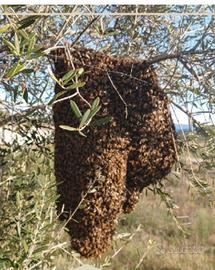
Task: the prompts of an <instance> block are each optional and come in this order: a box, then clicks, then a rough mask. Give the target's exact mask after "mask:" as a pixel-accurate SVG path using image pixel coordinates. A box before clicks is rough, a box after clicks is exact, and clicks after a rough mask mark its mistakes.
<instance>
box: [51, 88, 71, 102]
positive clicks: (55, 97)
mask: <svg viewBox="0 0 215 270" xmlns="http://www.w3.org/2000/svg"><path fill="white" fill-rule="evenodd" d="M65 93H67V91H66V90H63V91H61V92H59V93H57V94H56V95H54V97H53V98H52V99H51V100H50V101H49V103H48V105H51V104H52V103H53V102H54V101H55V100H57V99H58V98H59V97H61V96H62V95H64V94H65Z"/></svg>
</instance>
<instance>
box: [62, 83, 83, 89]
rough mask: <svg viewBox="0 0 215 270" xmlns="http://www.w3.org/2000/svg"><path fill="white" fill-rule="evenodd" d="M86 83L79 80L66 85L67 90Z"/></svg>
mask: <svg viewBox="0 0 215 270" xmlns="http://www.w3.org/2000/svg"><path fill="white" fill-rule="evenodd" d="M85 84H86V83H85V82H77V83H73V84H72V85H70V86H68V87H66V89H67V90H72V89H75V88H80V87H83V86H84V85H85Z"/></svg>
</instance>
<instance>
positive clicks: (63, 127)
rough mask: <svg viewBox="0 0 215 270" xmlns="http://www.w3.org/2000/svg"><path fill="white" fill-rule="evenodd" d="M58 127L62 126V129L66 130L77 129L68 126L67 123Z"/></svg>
mask: <svg viewBox="0 0 215 270" xmlns="http://www.w3.org/2000/svg"><path fill="white" fill-rule="evenodd" d="M59 127H60V128H62V129H65V130H68V131H77V130H78V129H77V128H74V127H70V126H67V125H60V126H59Z"/></svg>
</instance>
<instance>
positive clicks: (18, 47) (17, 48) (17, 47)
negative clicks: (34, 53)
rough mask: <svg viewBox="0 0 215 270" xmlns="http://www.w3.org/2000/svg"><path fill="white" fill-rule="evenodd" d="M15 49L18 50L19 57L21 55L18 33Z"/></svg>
mask: <svg viewBox="0 0 215 270" xmlns="http://www.w3.org/2000/svg"><path fill="white" fill-rule="evenodd" d="M15 49H16V53H17V55H20V46H19V37H18V35H17V33H15Z"/></svg>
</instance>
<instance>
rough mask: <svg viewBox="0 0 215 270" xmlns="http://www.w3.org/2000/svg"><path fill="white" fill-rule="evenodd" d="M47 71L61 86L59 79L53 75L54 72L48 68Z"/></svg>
mask: <svg viewBox="0 0 215 270" xmlns="http://www.w3.org/2000/svg"><path fill="white" fill-rule="evenodd" d="M48 72H49V75H50V76H51V78H52V79H53V80H54V81H55V82H56V83H58V84H59V85H60V86H61V83H60V81H59V80H58V79H57V78H56V77H55V75H54V73H53V72H52V70H51V69H49V70H48Z"/></svg>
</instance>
